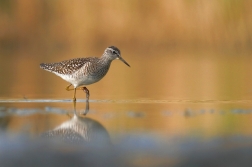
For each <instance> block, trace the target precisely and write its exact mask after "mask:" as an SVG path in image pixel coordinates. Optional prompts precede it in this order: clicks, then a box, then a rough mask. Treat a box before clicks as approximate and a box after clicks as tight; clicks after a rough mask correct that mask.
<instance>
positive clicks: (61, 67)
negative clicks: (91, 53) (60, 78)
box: [40, 57, 98, 75]
mask: <svg viewBox="0 0 252 167" xmlns="http://www.w3.org/2000/svg"><path fill="white" fill-rule="evenodd" d="M97 59H98V58H95V57H88V58H76V59H70V60H65V61H61V62H58V63H41V64H40V68H42V69H44V70H47V71H50V72H53V73H56V74H63V75H69V74H73V73H75V72H76V71H78V70H79V69H80V68H81V67H83V66H84V65H85V64H86V63H92V62H94V61H97Z"/></svg>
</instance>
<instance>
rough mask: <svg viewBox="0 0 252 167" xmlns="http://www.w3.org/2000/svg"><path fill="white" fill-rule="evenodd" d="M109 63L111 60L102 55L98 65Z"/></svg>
mask: <svg viewBox="0 0 252 167" xmlns="http://www.w3.org/2000/svg"><path fill="white" fill-rule="evenodd" d="M111 62H112V59H111V58H110V57H109V56H108V55H106V54H104V55H102V57H100V60H99V63H101V64H109V65H110V63H111Z"/></svg>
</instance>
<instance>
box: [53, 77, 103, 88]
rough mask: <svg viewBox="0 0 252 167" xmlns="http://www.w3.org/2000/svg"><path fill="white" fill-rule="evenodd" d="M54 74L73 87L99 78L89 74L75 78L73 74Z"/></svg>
mask: <svg viewBox="0 0 252 167" xmlns="http://www.w3.org/2000/svg"><path fill="white" fill-rule="evenodd" d="M56 75H58V76H60V77H61V78H62V79H64V80H65V81H67V82H69V83H71V84H72V85H73V86H74V87H75V88H77V87H79V86H82V85H90V84H93V83H95V82H98V81H99V80H100V79H101V78H94V77H91V76H82V77H78V78H75V77H73V76H68V75H61V74H56Z"/></svg>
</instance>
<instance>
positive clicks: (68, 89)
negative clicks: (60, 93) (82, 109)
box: [66, 84, 74, 91]
mask: <svg viewBox="0 0 252 167" xmlns="http://www.w3.org/2000/svg"><path fill="white" fill-rule="evenodd" d="M70 86H72V84H70V85H68V86H67V87H66V90H67V91H70V90H74V89H73V88H71V89H70Z"/></svg>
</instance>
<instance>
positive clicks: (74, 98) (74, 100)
mask: <svg viewBox="0 0 252 167" xmlns="http://www.w3.org/2000/svg"><path fill="white" fill-rule="evenodd" d="M75 94H76V88H74V97H73V102H74V103H76V97H75Z"/></svg>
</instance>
